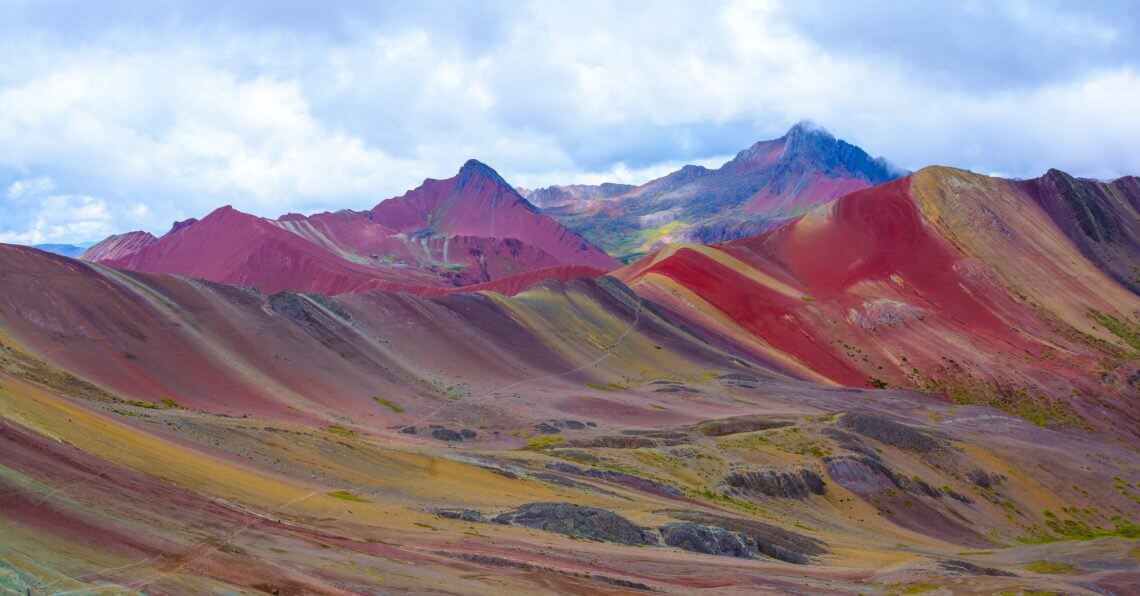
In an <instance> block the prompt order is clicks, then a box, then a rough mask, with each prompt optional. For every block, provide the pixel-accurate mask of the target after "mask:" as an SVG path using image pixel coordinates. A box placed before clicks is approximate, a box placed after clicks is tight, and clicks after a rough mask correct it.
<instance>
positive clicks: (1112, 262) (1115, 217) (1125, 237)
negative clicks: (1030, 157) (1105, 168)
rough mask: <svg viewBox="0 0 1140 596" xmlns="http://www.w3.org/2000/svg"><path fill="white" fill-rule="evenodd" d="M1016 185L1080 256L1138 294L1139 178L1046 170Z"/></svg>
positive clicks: (1139, 259)
mask: <svg viewBox="0 0 1140 596" xmlns="http://www.w3.org/2000/svg"><path fill="white" fill-rule="evenodd" d="M1021 186H1022V187H1023V188H1024V189H1025V190H1026V191H1027V192H1028V193H1030V195H1031V196H1032V197H1033V198H1034V199H1035V200H1036V201H1037V204H1038V205H1040V206H1041V208H1042V209H1044V210H1045V212H1046V213H1048V214H1049V217H1051V218H1052V219H1053V222H1054V223H1056V224H1057V226H1058V227H1060V228H1061V230H1062V231H1064V232H1065V234H1066V235H1067V236H1068V237H1069V238H1070V239H1071V240H1072V241H1073V243H1074V244H1076V245H1077V247H1078V248H1080V249H1081V253H1082V254H1084V255H1085V257H1087V258H1088V259H1089V260H1090V261H1092V262H1093V263H1095V264H1096V265H1097V266H1098V267H1100V268H1101V269H1102V270H1104V271H1105V272H1106V273H1108V274H1109V275H1111V276H1112V277H1113V278H1114V279H1115V280H1116V281H1118V282H1120V283H1121V284H1122V285H1124V286H1125V287H1126V288H1128V289H1130V290H1132V292H1133V293H1136V294H1140V178H1136V177H1135V176H1128V177H1125V178H1121V179H1119V180H1116V181H1113V182H1109V183H1105V182H1097V181H1095V180H1082V179H1079V178H1073V177H1072V176H1070V175H1068V174H1066V173H1064V172H1061V171H1059V170H1049V172H1048V173H1047V174H1045V175H1044V176H1042V177H1040V178H1036V179H1034V180H1028V181H1026V182H1023V183H1022V184H1021Z"/></svg>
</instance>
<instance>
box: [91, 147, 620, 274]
mask: <svg viewBox="0 0 1140 596" xmlns="http://www.w3.org/2000/svg"><path fill="white" fill-rule="evenodd" d="M83 258H84V259H85V260H89V261H94V262H98V263H100V264H103V265H107V266H110V267H115V268H120V269H128V270H133V271H146V272H153V273H176V274H180V275H186V276H189V277H196V278H201V279H206V280H209V281H216V282H222V283H230V284H242V285H251V286H255V287H257V288H259V289H261V290H262V291H266V292H274V291H278V290H285V289H290V290H301V291H308V292H318V293H323V294H338V293H344V292H350V291H353V290H355V289H357V288H358V287H361V286H362V285H363V284H365V282H372V283H371V284H370V285H368V286H366V287H364V288H363V289H371V288H387V289H399V290H402V291H407V292H419V293H424V294H432V295H435V294H442V293H446V292H447V290H448V289H449V288H457V287H465V286H472V285H478V284H488V283H491V282H495V281H497V280H503V279H506V278H511V277H514V276H519V275H520V274H525V273H530V275H527V276H524V277H518V278H516V279H515V281H512V282H508V283H507V284H506V285H504V286H502V287H504V288H510V289H511V291H513V292H517V291H519V290H521V289H522V288H521V287H518V284H519V283H521V281H520V280H532V281H533V282H538V281H541V280H543V279H547V278H545V277H542V274H541V273H535V272H538V271H550V272H553V273H552V274H553V275H555V276H556V278H557V279H563V278H565V275H566V273H565V272H564V270H560V269H559V267H587V268H591V270H592V269H601V270H605V271H608V270H611V269H613V268H615V267H616V266H617V262H616V261H615V260H614V259H612V258H611V257H609V256H608V255H606V254H605V253H603V252H601V251H600V250H599V249H598V248H596V247H594V246H593V245H591V244H589V243H588V242H586V241H585V240H583V239H582V238H581V237H580V236H578V235H576V234H574V233H573V232H571V231H569V230H567V229H566V228H564V227H563V226H562V225H561V224H559V223H557V222H556V221H554V220H553V219H551V218H550V217H548V216H545V215H542V214H540V213H538V212H537V211H536V210H535V209H534V207H532V206H531V205H530V204H529V203H527V202H526V200H525V199H523V198H522V197H520V196H519V195H518V193H516V192H515V191H514V190H513V189H511V188H510V187H509V186H508V185H507V184H506V183H505V182H503V180H502V178H500V177H499V175H498V174H496V173H495V172H494V170H491V169H490V168H488V167H487V166H485V165H483V164H480V163H478V162H475V161H471V162H468V163H467V164H466V165H465V166H464V167H463V169H461V170H460V172H459V174H458V175H456V176H455V177H453V178H450V179H448V180H443V181H437V180H428V181H426V182H425V183H424V184H423V185H422V186H421V187H420V188H418V189H416V190H413V191H411V192H409V193H407V194H406V195H404V196H403V197H400V198H397V199H392V200H390V201H385V202H383V203H381V204H380V205H378V206H377V207H376V208H375V209H374V210H373V211H371V212H354V211H347V210H345V211H338V212H335V213H319V214H316V215H313V216H309V217H306V216H303V215H297V214H288V215H285V216H282V217H281V218H280V219H278V220H268V219H263V218H260V217H255V216H252V215H248V214H245V213H241V212H239V211H237V210H235V209H233V208H231V207H223V208H221V209H218V210H216V211H215V212H213V213H211V214H210V215H209V216H207V217H206V218H205V219H203V220H202V221H196V220H187V221H185V222H179V223H177V224H175V226H174V227H173V228H172V229H171V231H170V232H169V233H167V234H166V235H165V236H163V237H162V238H161V239H155V238H154V237H153V236H151V235H150V234H147V233H145V232H132V233H130V234H125V235H123V236H116V237H112V238H108V239H107V240H105V241H103V242H102V243H100V244H99V245H97V246H96V247H94V248H93V249H92V250H90V251H88V252H87V253H86V254H85V255H83ZM560 272H561V273H560ZM488 287H496V286H488Z"/></svg>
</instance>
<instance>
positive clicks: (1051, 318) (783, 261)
mask: <svg viewBox="0 0 1140 596" xmlns="http://www.w3.org/2000/svg"><path fill="white" fill-rule="evenodd" d="M1028 187H1029V186H1028V185H1026V184H1024V183H1020V182H1013V181H1007V180H1001V179H997V178H987V177H985V176H979V175H976V174H971V173H969V172H964V171H961V170H953V169H949V168H926V169H924V170H921V171H920V172H918V173H916V174H914V175H912V176H909V177H907V178H904V179H901V180H897V181H894V182H891V183H889V184H885V185H882V186H879V187H875V188H873V189H869V190H865V191H860V192H857V193H854V194H851V195H848V196H846V197H843V198H842V199H840V200H838V201H836V202H835V203H833V204H830V205H826V206H823V207H820V208H818V209H817V210H815V211H813V212H811V213H809V214H808V215H806V216H804V217H803V218H801V219H799V220H796V221H794V222H792V223H790V224H788V225H786V226H783V227H781V228H779V229H776V230H773V231H771V232H768V233H766V234H763V235H761V236H758V237H755V238H749V239H741V240H737V241H733V242H730V243H727V244H724V245H722V246H719V247H701V246H671V247H669V248H668V249H666V250H663V251H660V252H659V253H657V254H655V255H652V256H650V257H647V258H646V259H644V260H643V261H641V262H638V263H636V264H634V265H631V266H629V267H627V268H625V269H623V270H621V271H619V272H617V273H616V275H617V276H618V277H620V278H621V279H623V280H624V281H626V282H627V283H628V284H630V285H631V286H632V287H633V288H634V289H635V290H636V291H637V292H638V293H639V294H642V295H643V296H646V297H648V298H650V299H652V300H654V301H657V302H658V303H660V304H661V305H663V307H667V308H670V309H674V310H676V311H678V312H683V313H689V316H690V317H692V318H693V319H695V320H698V321H701V322H703V323H705V324H707V325H709V326H712V327H715V328H718V329H722V330H723V332H724V333H725V334H726V335H729V336H732V337H736V338H738V339H739V340H740V341H742V342H747V341H752V342H755V345H757V346H758V349H761V350H763V351H766V352H768V353H770V354H772V357H773V358H783V359H785V362H786V363H787V365H788V366H791V367H796V368H799V369H800V370H801V371H802V372H801V374H803V375H804V376H805V377H807V378H816V379H819V380H821V381H831V382H835V383H839V384H843V385H848V386H881V385H892V386H901V387H914V388H917V389H921V390H923V391H926V392H929V393H932V394H934V395H938V396H941V397H943V398H945V399H948V400H950V401H952V402H954V403H988V404H991V405H994V406H996V407H999V408H1002V409H1005V410H1006V411H1009V412H1012V413H1015V414H1018V415H1021V416H1025V417H1027V418H1029V419H1032V420H1034V421H1036V422H1038V423H1041V424H1048V425H1058V426H1073V425H1078V426H1079V425H1084V424H1093V425H1096V426H1098V427H1100V428H1103V429H1111V430H1112V431H1113V432H1114V433H1118V434H1122V435H1124V436H1128V437H1130V440H1133V441H1135V440H1137V438H1138V437H1140V434H1138V431H1137V429H1140V402H1137V400H1136V399H1135V396H1136V395H1137V394H1138V392H1140V298H1137V296H1136V295H1135V294H1132V293H1130V292H1128V291H1127V290H1126V289H1124V288H1123V287H1121V286H1120V285H1119V284H1118V283H1116V282H1115V281H1114V280H1113V279H1112V278H1111V277H1109V276H1108V275H1105V274H1104V273H1102V272H1101V271H1100V270H1099V269H1097V267H1096V266H1095V264H1094V263H1092V262H1090V261H1089V259H1087V258H1086V257H1085V256H1084V255H1083V254H1082V253H1081V251H1079V250H1078V249H1077V247H1076V246H1074V245H1073V243H1072V242H1071V241H1070V239H1069V238H1068V237H1067V236H1066V235H1065V234H1064V233H1063V232H1062V231H1061V230H1060V229H1059V228H1058V227H1057V226H1056V225H1055V224H1054V222H1053V220H1052V219H1051V217H1050V215H1049V214H1048V213H1047V212H1046V211H1045V210H1043V209H1042V208H1041V207H1040V206H1038V204H1037V202H1036V201H1035V199H1034V196H1033V195H1031V194H1029V193H1027V192H1026V188H1028Z"/></svg>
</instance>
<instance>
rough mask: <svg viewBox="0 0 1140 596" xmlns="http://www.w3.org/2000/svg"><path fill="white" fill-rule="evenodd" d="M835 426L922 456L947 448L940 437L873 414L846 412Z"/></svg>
mask: <svg viewBox="0 0 1140 596" xmlns="http://www.w3.org/2000/svg"><path fill="white" fill-rule="evenodd" d="M836 424H837V425H838V426H840V427H842V428H846V429H849V430H852V431H855V432H856V433H859V434H861V435H863V436H864V437H868V438H871V439H875V440H876V441H879V442H880V443H885V444H887V445H891V446H892V447H898V448H899V449H903V450H906V451H913V452H915V453H919V454H923V455H929V454H932V453H935V452H938V451H941V450H943V449H945V448H946V447H947V446H948V442H947V441H946V440H945V439H943V438H941V437H937V436H935V435H933V434H931V433H928V432H924V431H920V430H918V429H916V428H914V427H911V426H908V425H906V424H902V423H901V422H895V421H894V420H891V419H890V418H885V417H883V416H876V415H874V414H864V413H862V412H848V413H846V414H844V415H843V416H841V417H840V418H839V420H838V421H837V422H836Z"/></svg>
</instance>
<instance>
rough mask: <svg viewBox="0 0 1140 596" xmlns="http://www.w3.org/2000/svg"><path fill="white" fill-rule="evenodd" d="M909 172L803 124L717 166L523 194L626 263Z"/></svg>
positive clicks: (756, 229)
mask: <svg viewBox="0 0 1140 596" xmlns="http://www.w3.org/2000/svg"><path fill="white" fill-rule="evenodd" d="M905 173H906V172H905V171H903V170H900V169H898V168H896V167H895V166H892V165H891V164H890V163H888V162H887V161H886V160H884V159H883V158H872V157H870V156H869V155H867V153H866V152H865V151H863V150H862V149H860V148H859V147H856V146H854V145H851V144H849V143H847V142H845V141H841V140H837V139H836V138H835V137H833V136H831V134H830V133H828V132H827V131H826V130H824V129H822V128H819V127H817V126H814V125H812V124H809V123H800V124H797V125H795V126H793V127H792V128H791V130H789V131H788V132H787V134H785V135H784V136H782V137H780V138H778V139H773V140H770V141H760V142H758V143H756V144H755V145H753V146H751V147H749V148H748V149H745V150H743V151H741V152H740V153H738V154H737V155H736V157H735V158H734V159H732V160H731V161H729V162H728V163H725V164H724V165H723V166H721V167H720V168H717V169H715V170H710V169H707V168H703V167H701V166H685V167H683V168H681V169H680V170H678V171H676V172H673V173H672V174H669V175H667V176H663V177H661V178H658V179H656V180H652V181H650V182H647V183H645V184H642V185H640V186H636V187H634V186H627V185H620V184H602V185H600V186H587V185H574V186H553V187H549V188H542V189H537V190H533V191H525V192H524V196H526V197H527V198H529V199H531V200H532V201H533V202H534V203H535V204H536V205H538V206H539V207H541V208H542V210H543V212H544V213H547V214H549V215H550V216H552V217H554V218H555V219H557V220H558V221H560V222H562V223H563V224H564V225H566V226H567V227H568V228H570V229H572V230H574V231H576V232H578V233H580V234H582V235H583V236H584V237H586V238H587V239H588V240H590V241H591V242H593V243H594V244H596V245H598V246H600V247H601V248H603V249H605V250H606V251H607V252H609V253H610V254H612V255H614V256H616V257H618V258H620V259H622V260H624V261H629V260H630V259H633V258H636V257H638V256H641V255H644V254H645V253H647V252H650V251H653V250H656V249H659V248H661V247H663V246H665V245H667V244H671V243H674V242H680V241H694V242H703V243H712V242H721V241H724V240H731V239H733V238H743V237H747V236H752V235H755V234H758V233H760V232H762V231H764V230H766V229H769V228H771V227H773V226H775V225H778V224H779V223H781V222H784V221H788V220H789V219H791V218H794V217H797V216H799V215H802V214H804V213H806V212H807V211H809V210H811V209H812V208H814V207H816V206H818V205H822V204H824V203H828V202H830V201H833V200H835V199H837V198H839V197H841V196H843V195H845V194H847V193H850V192H852V191H855V190H860V189H863V188H867V187H870V186H874V185H876V184H882V183H884V182H888V181H890V180H893V179H895V178H897V177H899V176H900V175H903V174H905Z"/></svg>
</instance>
